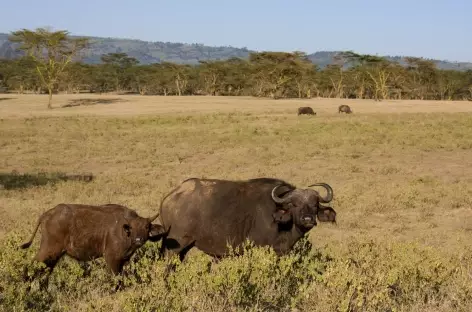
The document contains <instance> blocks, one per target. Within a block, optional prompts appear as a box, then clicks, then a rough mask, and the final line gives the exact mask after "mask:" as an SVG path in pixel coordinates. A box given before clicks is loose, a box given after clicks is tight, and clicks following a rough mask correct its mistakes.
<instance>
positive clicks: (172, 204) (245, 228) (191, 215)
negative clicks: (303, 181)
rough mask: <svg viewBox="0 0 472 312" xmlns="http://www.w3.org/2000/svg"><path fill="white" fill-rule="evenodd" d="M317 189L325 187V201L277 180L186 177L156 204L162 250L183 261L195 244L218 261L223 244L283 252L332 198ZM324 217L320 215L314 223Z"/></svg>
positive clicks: (223, 247) (330, 192)
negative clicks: (163, 233) (248, 244)
mask: <svg viewBox="0 0 472 312" xmlns="http://www.w3.org/2000/svg"><path fill="white" fill-rule="evenodd" d="M318 185H320V184H318ZM322 185H323V186H324V187H325V188H329V189H330V190H329V191H328V195H327V196H326V198H324V197H322V196H320V194H319V193H318V192H317V191H315V190H313V189H310V188H308V189H299V188H295V187H294V186H293V185H291V184H289V183H287V182H285V181H282V180H278V179H270V178H259V179H252V180H247V181H229V180H217V179H197V178H193V179H188V180H186V181H184V182H182V183H181V184H180V185H179V186H178V187H177V188H175V189H174V190H173V191H172V192H170V193H169V194H168V195H167V196H166V197H164V199H163V201H162V203H161V210H160V213H161V215H160V219H161V221H162V225H163V226H164V228H165V230H166V233H167V234H166V236H165V237H164V240H163V244H162V248H163V250H162V251H165V252H166V253H168V252H171V253H178V254H179V255H180V258H181V259H183V258H184V257H185V254H186V253H187V252H188V250H190V249H191V248H192V247H193V246H195V247H197V248H198V249H200V250H202V251H203V252H205V253H206V254H208V255H211V256H215V257H222V256H225V255H226V254H227V251H228V249H227V244H229V245H231V246H232V247H233V248H235V247H237V246H240V245H241V244H242V243H244V241H245V240H246V239H249V240H251V241H253V242H254V244H255V245H256V246H267V245H268V246H271V247H272V248H274V250H275V252H276V253H277V254H279V255H281V254H285V253H287V252H288V251H290V249H291V248H292V247H293V245H294V244H295V243H296V242H297V241H298V240H299V239H300V238H301V237H302V236H303V235H304V234H305V233H306V232H307V231H309V230H310V229H311V228H313V227H314V226H316V218H317V215H319V212H318V211H319V207H320V205H319V203H320V201H321V200H323V202H329V201H331V200H332V189H331V188H330V187H329V186H328V185H326V184H322ZM272 192H274V194H272ZM274 196H275V197H274ZM333 211H334V210H333ZM325 219H326V217H325V216H324V215H322V219H319V221H322V222H324V220H325Z"/></svg>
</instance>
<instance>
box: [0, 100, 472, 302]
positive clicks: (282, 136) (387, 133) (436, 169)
mask: <svg viewBox="0 0 472 312" xmlns="http://www.w3.org/2000/svg"><path fill="white" fill-rule="evenodd" d="M9 96H11V97H12V99H11V100H8V101H2V102H1V103H0V116H1V118H2V119H1V121H0V168H2V170H3V171H11V170H18V171H20V172H38V171H47V172H55V171H65V172H93V173H94V174H96V175H97V178H96V180H95V181H94V182H92V183H90V184H83V183H80V182H63V183H59V184H56V185H53V186H52V185H51V186H41V187H36V188H30V189H26V190H8V191H7V190H0V215H1V216H2V218H1V219H0V246H3V247H5V246H10V245H9V244H11V241H12V239H13V240H14V241H15V242H16V241H18V240H26V239H27V237H28V235H29V234H30V232H31V230H32V228H33V225H34V222H36V219H37V217H38V215H39V214H40V213H41V212H43V211H45V210H46V209H49V208H51V207H53V206H54V205H55V204H58V203H60V202H69V203H72V202H74V203H90V204H103V203H108V202H113V203H120V204H125V205H128V206H129V207H131V208H133V209H136V210H137V211H138V212H139V213H140V214H142V215H150V214H152V213H154V212H155V211H156V209H157V208H158V205H159V202H160V199H161V197H162V195H163V194H164V193H166V192H168V191H169V190H170V189H171V188H172V187H174V186H175V185H176V184H178V183H179V182H180V181H182V180H184V179H186V178H188V177H192V176H195V177H213V178H227V179H246V178H252V177H260V176H273V177H278V178H282V179H286V180H288V181H289V182H292V183H294V184H296V185H298V186H300V187H303V186H306V185H308V183H311V182H313V183H314V182H320V181H322V182H327V183H329V184H330V185H332V187H333V188H334V192H335V193H334V194H335V200H334V202H333V207H334V208H335V209H336V211H337V212H338V217H339V219H338V220H339V221H338V222H339V224H338V226H337V227H335V226H330V225H323V224H322V225H319V226H318V227H317V228H316V229H314V230H312V231H311V233H310V235H309V239H310V241H311V242H312V243H313V245H314V246H315V247H316V248H319V249H320V250H328V249H329V250H330V254H331V255H334V256H335V257H339V259H344V258H343V257H351V256H353V255H352V253H353V252H354V253H355V252H359V255H358V257H361V256H360V255H363V256H365V257H367V258H368V259H371V258H370V257H373V256H370V253H369V252H366V251H365V248H366V247H365V246H364V245H362V244H363V243H365V242H369V241H372V242H373V246H374V247H373V248H374V249H375V250H376V251H375V253H378V256H377V258H375V259H377V260H375V261H377V262H375V261H373V260H372V262H368V261H367V260H366V261H367V262H366V263H370V264H371V265H378V267H376V268H375V269H374V271H373V272H377V271H378V272H384V271H385V270H386V271H385V272H391V271H392V270H394V271H395V270H397V269H398V270H400V268H403V269H405V267H406V266H407V263H408V262H409V261H410V260H411V261H413V260H412V259H417V260H418V261H419V262H418V263H420V262H421V259H422V257H423V256H419V253H417V252H416V251H415V250H416V249H414V248H413V249H408V248H406V247H405V246H410V245H411V244H417V246H419V247H418V248H428V247H432V248H433V249H432V251H431V252H432V253H433V256H431V258H427V257H426V258H427V259H428V261H429V260H431V259H433V258H434V259H439V260H437V261H442V262H443V263H445V265H447V264H448V263H450V261H457V263H462V264H464V262H461V261H462V260H460V259H461V257H462V256H464V255H472V254H471V253H470V239H471V235H472V114H471V113H470V112H472V105H471V104H470V103H467V102H426V101H425V102H417V101H385V102H380V103H376V102H374V101H359V100H352V101H351V100H333V99H313V100H277V101H273V100H263V99H253V98H227V97H181V98H178V97H141V96H116V95H113V96H111V95H103V96H98V95H95V96H91V95H86V96H85V95H59V96H55V97H54V98H53V100H54V101H55V102H54V105H55V106H56V107H58V106H63V105H67V104H70V103H71V102H74V101H75V102H77V101H78V99H81V98H84V99H89V100H87V101H85V102H90V101H91V100H90V99H96V98H98V97H102V98H104V99H107V98H110V99H117V98H119V99H121V101H117V102H114V103H108V104H106V105H93V106H89V105H87V106H78V107H68V108H56V109H53V110H47V108H46V101H47V97H45V96H36V95H25V96H19V95H14V96H13V95H7V96H3V97H9ZM341 103H348V104H349V105H350V106H351V107H352V109H353V110H354V114H353V115H339V114H337V106H338V105H339V104H341ZM298 106H312V107H313V108H314V110H315V111H316V112H318V115H317V116H315V117H308V116H297V115H296V108H297V107H298ZM19 237H20V238H19ZM2 242H3V243H2ZM37 243H38V239H36V241H35V244H34V245H33V246H32V247H31V248H30V249H32V251H30V253H29V254H28V255H29V257H31V256H32V253H33V252H34V251H35V250H36V248H37ZM2 244H3V245H2ZM356 244H358V245H359V246H361V247H359V248H358V249H356V248H357V247H356V248H354V247H353V246H357V245H356ZM392 244H393V245H392ZM385 245H387V246H389V247H388V248H390V249H388V248H387V249H386V250H384V248H386V247H384V246H385ZM362 246H364V247H362ZM392 246H393V247H392ZM395 246H397V247H395ZM398 246H400V247H398ZM10 247H11V246H10ZM10 247H8V248H10ZM8 248H7V249H8ZM326 248H327V249H326ZM353 248H354V249H353ZM402 248H406V249H405V250H406V251H401V250H403V249H402ZM415 248H416V247H415ZM3 249H4V248H3ZM369 250H372V248H371V249H369ZM17 254H21V253H20V252H17ZM194 254H198V253H197V252H196V253H194ZM408 255H411V258H409V259H408ZM354 257H356V256H355V255H354ZM390 257H391V259H390ZM402 257H404V258H402ZM415 257H417V258H415ZM367 258H362V259H364V260H365V259H367ZM451 259H452V260H451ZM468 259H469V260H468V261H469V262H467V261H466V263H465V265H470V266H472V263H470V259H472V258H468ZM336 261H338V260H336ZM339 261H340V262H339V263H337V262H335V263H337V264H336V265H335V266H333V267H331V269H329V270H331V274H334V273H333V272H338V273H339V274H341V275H343V274H346V272H345V271H343V270H344V269H342V268H343V265H344V264H343V262H342V261H341V260H339ZM369 261H371V260H369ZM389 261H399V262H398V266H396V264H395V263H396V262H395V263H393V262H389ZM401 261H404V262H401ZM415 261H416V260H415ZM431 261H433V260H431ZM434 261H436V260H434ZM392 263H393V264H392ZM414 263H416V262H414ZM451 263H452V262H451ZM457 263H456V264H457ZM147 265H148V266H151V267H152V266H153V265H154V267H156V265H157V264H155V263H154V264H153V262H149V263H147ZM191 265H192V264H189V266H190V267H188V268H187V269H188V270H190V269H191V268H192V266H191ZM389 265H390V266H389ZM408 265H410V266H411V263H409V264H408ZM415 265H416V264H415ZM419 265H420V264H418V266H419ZM457 265H458V264H457ZM157 268H160V267H159V266H158V265H157ZM428 268H429V267H428ZM467 268H468V269H467ZM66 269H67V267H66V268H64V270H66ZM156 270H157V271H159V269H155V270H154V271H153V272H154V273H153V274H155V275H154V276H155V278H159V277H158V276H159V274H158V272H157V271H156ZM329 270H328V271H327V272H328V273H326V277H325V278H327V279H329V276H334V275H329V272H330V271H329ZM382 270H384V271H382ZM405 270H406V269H405ZM431 270H433V269H431ZM435 270H436V269H435ZM467 270H468V271H467ZM356 272H360V271H356ZM362 272H363V271H362ZM428 272H429V271H428ZM454 272H456V271H454ZM461 272H462V271H461ZM464 272H465V273H463V275H461V276H462V278H465V279H464V280H461V279H459V277H458V278H457V279H454V283H456V284H457V283H464V282H465V283H466V284H467V274H472V271H471V269H470V267H467V266H466V269H465V271H464ZM66 273H67V272H66ZM66 273H63V274H66ZM69 273H70V272H69ZM182 274H183V273H182ZM359 274H360V273H359ZM379 274H380V273H379ZM386 274H387V273H386ZM388 274H390V273H388ZM405 274H406V273H405ZM438 274H439V273H438ZM367 275H368V274H367ZM402 276H403V275H402ZM451 276H452V273H451ZM464 276H465V277H464ZM471 276H472V275H471ZM471 276H469V277H468V281H469V282H470V283H471V284H472V277H471ZM357 277H359V276H357ZM357 277H353V278H357ZM359 278H363V277H362V276H361V277H359ZM405 278H406V279H408V278H411V277H405ZM387 279H388V278H387V277H385V280H387ZM332 282H333V283H334V284H332V285H331V284H330V285H331V286H329V285H328V284H329V283H328V284H326V285H328V286H326V287H327V288H323V289H322V288H320V287H321V286H320V284H317V283H315V284H313V283H312V284H310V286H309V289H311V291H313V292H316V293H318V295H316V296H319V298H317V299H316V302H317V303H318V304H319V305H320V306H319V308H318V309H321V311H323V309H322V308H323V307H325V308H326V309H328V310H329V309H334V307H336V309H341V308H340V307H338V306H336V304H335V303H333V302H331V301H332V300H333V298H331V299H329V300H328V299H327V298H328V297H329V294H327V293H324V296H327V297H326V298H325V297H323V295H322V294H323V292H326V291H330V292H331V291H333V292H335V291H334V290H336V291H338V293H337V295H340V296H347V295H348V293H343V292H341V291H340V290H339V289H341V288H342V287H341V286H339V285H337V284H336V283H337V280H336V281H334V280H332ZM335 282H336V283H335ZM90 283H92V282H90ZM152 283H157V282H156V281H153V282H152ZM425 283H426V284H421V285H423V286H421V287H427V286H428V285H429V284H428V282H425ZM430 283H432V282H431V281H430ZM456 284H454V285H456ZM90 285H91V284H90ZM90 285H88V286H87V287H90ZM153 285H154V284H153ZM333 285H335V286H333ZM336 285H337V286H336ZM425 285H426V286H425ZM447 285H448V287H450V285H449V284H447ZM207 286H208V285H206V286H205V287H207ZM338 286H339V289H338V288H336V287H338ZM456 286H457V285H456ZM1 287H2V286H1V284H0V290H1ZM18 287H20V286H18ZM84 287H85V286H84ZM134 287H135V288H133V289H132V290H130V291H128V292H125V293H122V294H118V295H107V296H105V295H104V297H103V298H101V297H100V296H99V297H100V298H97V297H96V295H95V297H94V296H92V295H84V296H82V295H77V294H75V293H74V296H77V297H74V298H75V299H74V305H73V308H72V309H74V310H84V311H85V310H87V309H89V308H93V307H94V305H93V304H92V302H97V300H98V302H100V300H102V299H103V300H104V301H101V302H102V303H100V304H102V305H100V304H98V306H100V307H101V308H102V309H104V310H107V309H117V310H120V309H121V308H120V307H122V306H121V305H120V304H119V303H117V302H122V303H123V302H125V301H120V300H121V299H123V300H125V298H128V299H130V300H131V299H133V298H134V299H136V298H138V297H135V294H137V292H141V291H142V290H143V288H142V287H144V286H139V285H138V286H136V285H135V286H134ZM139 287H141V288H139ZM153 287H160V286H158V285H157V284H156V285H154V286H153ZM199 287H202V285H200V284H199ZM323 287H324V286H323ZM330 287H331V288H330ZM343 287H344V286H343ZM412 287H413V286H412ZM415 287H416V286H415ZM418 287H420V286H418ZM421 287H420V288H421ZM428 287H429V286H428ZM451 287H452V286H451ZM457 287H458V286H457ZM464 287H465V286H464ZM176 289H177V288H176ZM451 289H452V288H448V290H447V291H448V292H454V291H457V292H458V293H457V294H456V293H451V297H454V298H458V296H460V295H461V294H459V290H457V289H458V288H454V289H455V290H451ZM461 289H462V288H461ZM160 291H161V290H160ZM356 291H357V290H356ZM372 291H374V290H372ZM416 291H419V289H416ZM471 291H472V289H471ZM192 294H193V295H194V296H196V295H195V294H194V293H192ZM349 294H350V295H353V294H354V293H353V292H352V293H349ZM316 296H315V297H316ZM58 298H59V297H57V298H56V299H55V300H56V308H57V309H59V310H60V309H64V307H65V306H68V307H69V308H71V304H72V303H71V302H68V301H67V296H66V295H65V293H64V294H63V297H60V298H61V299H60V300H63V301H61V302H62V303H57V302H58V301H57V300H59V299H58ZM120 298H121V299H120ZM205 298H207V297H205ZM311 298H312V299H310V300H315V299H313V295H312V297H311ZM376 298H377V297H376ZM418 298H419V297H418ZM117 299H120V300H118V301H116V302H115V300H117ZM134 299H133V300H134ZM341 299H343V300H348V301H349V298H347V299H346V298H341ZM136 300H137V299H136ZM141 300H142V299H141ZM202 300H203V299H202ZM215 300H216V299H215ZM307 300H308V299H306V298H305V299H303V300H302V301H300V302H301V303H300V304H302V306H301V307H300V308H302V309H303V304H312V303H313V302H311V301H309V300H308V301H307ZM330 300H331V301H330ZM438 300H439V299H438ZM441 300H442V301H441ZM441 300H440V301H438V303H437V304H434V303H431V301H429V302H430V303H428V304H429V305H428V304H426V305H425V303H421V302H419V301H417V302H416V301H414V302H410V303H408V304H407V303H406V302H403V303H402V304H403V305H404V306H403V308H400V310H405V309H406V310H411V309H413V310H415V309H417V310H422V311H423V310H424V311H447V310H448V309H451V308H455V309H458V310H460V309H465V310H466V308H464V307H469V308H471V307H472V303H471V300H470V299H464V300H462V301H461V304H462V306H460V305H459V306H458V305H457V303H455V305H454V304H452V303H451V302H452V301H450V299H447V300H449V301H447V300H446V299H444V298H443V299H441ZM467 300H469V301H467ZM138 301H139V300H138ZM202 302H203V301H202ZM205 302H206V301H205ZM303 302H305V303H303ZM372 302H373V301H372ZM0 303H1V298H0ZM117 304H118V306H117ZM123 304H124V303H123ZM142 304H143V306H144V303H142ZM156 304H157V303H156ZM162 304H163V305H165V304H164V303H162ZM173 304H174V305H175V302H174V303H173ZM213 304H214V305H216V306H218V305H220V304H222V303H221V302H216V303H215V302H214V303H213ZM313 304H314V303H313ZM111 306H113V308H111ZM138 306H139V304H138ZM223 306H224V305H223ZM58 307H62V308H58ZM87 307H88V308H87ZM96 307H97V305H95V308H96ZM166 307H170V305H166ZM187 307H188V306H187ZM193 307H194V308H195V306H193ZM220 307H221V305H220ZM305 307H306V306H305ZM377 307H378V306H377ZM461 307H462V308H461ZM200 308H202V307H200ZM259 308H260V307H259ZM215 310H218V308H215ZM465 310H464V311H465ZM107 311H109V310H107ZM325 311H327V310H325Z"/></svg>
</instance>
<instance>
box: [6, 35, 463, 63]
mask: <svg viewBox="0 0 472 312" xmlns="http://www.w3.org/2000/svg"><path fill="white" fill-rule="evenodd" d="M89 38H90V39H91V40H92V42H93V45H92V46H91V48H90V49H89V50H87V51H86V55H85V58H84V62H86V63H99V62H100V56H101V55H102V54H106V53H114V52H124V53H127V54H128V55H130V56H132V57H135V58H136V59H138V60H139V61H140V63H141V64H150V63H159V62H162V61H168V62H175V63H186V64H197V63H198V61H199V60H224V59H228V58H230V57H241V58H247V57H248V55H249V53H250V52H252V51H250V50H248V49H246V48H234V47H231V46H227V47H210V46H205V45H202V44H185V43H175V42H147V41H141V40H131V39H117V38H99V37H89ZM15 48H16V45H14V44H13V43H11V42H10V41H9V40H8V34H2V33H0V58H6V59H11V58H15V57H18V56H21V52H19V51H17V50H16V49H15ZM335 53H336V52H335V51H321V52H315V53H312V54H310V55H309V58H310V60H311V61H312V62H313V63H315V64H317V65H319V66H320V67H324V66H326V65H328V64H330V63H331V62H332V57H333V55H334V54H335ZM387 58H389V59H391V60H395V61H399V62H400V63H403V62H402V59H403V57H400V56H394V57H387ZM435 62H436V64H437V66H438V68H442V69H456V70H467V69H472V63H467V62H461V63H456V62H447V61H439V60H435Z"/></svg>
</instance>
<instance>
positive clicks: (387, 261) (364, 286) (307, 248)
mask: <svg viewBox="0 0 472 312" xmlns="http://www.w3.org/2000/svg"><path fill="white" fill-rule="evenodd" d="M20 244H21V241H20V240H19V239H18V237H16V236H14V235H10V236H9V237H8V238H7V239H6V240H4V241H3V242H1V249H0V276H1V278H0V290H1V297H0V311H71V310H72V311H107V312H110V311H293V309H298V310H301V311H412V310H418V311H419V310H421V311H450V310H454V311H470V309H471V308H472V296H471V294H472V283H471V276H472V252H470V251H464V253H463V255H462V256H461V257H456V258H454V257H452V256H451V257H448V256H445V255H443V254H441V253H439V252H437V251H435V250H433V249H426V248H419V247H417V246H416V245H414V244H411V243H408V244H406V243H403V244H400V243H395V244H394V243H392V244H388V245H385V244H377V243H375V242H373V241H368V242H360V241H355V240H352V241H351V242H350V243H349V244H348V247H347V249H346V250H344V251H336V252H335V251H326V250H325V251H318V250H316V249H315V248H313V246H311V244H310V243H309V241H308V240H307V239H306V238H304V239H302V240H301V241H299V243H297V245H296V246H295V248H294V250H293V251H292V252H291V253H290V254H288V255H286V256H282V257H277V256H276V254H275V252H274V251H273V250H272V249H271V248H267V247H266V248H263V247H254V246H252V245H251V244H249V243H248V244H246V245H245V246H243V248H244V251H245V252H244V254H243V255H238V254H239V253H238V252H237V251H234V252H233V253H232V255H231V256H230V257H226V258H223V259H221V260H214V259H212V258H210V257H209V256H207V255H205V254H203V253H202V252H195V253H194V254H189V256H188V257H187V258H186V259H185V261H184V262H183V263H180V262H178V261H177V262H176V267H175V271H174V272H171V273H170V274H169V275H168V276H167V278H164V277H165V274H164V272H165V269H166V264H167V260H166V261H164V260H163V259H160V258H159V252H158V251H159V245H160V243H151V242H148V243H147V244H146V245H145V246H143V247H142V248H141V249H139V250H138V251H137V253H136V254H135V256H133V258H132V259H131V261H130V263H129V264H128V265H127V266H125V274H126V278H125V288H124V289H123V290H122V291H118V292H116V293H115V292H113V291H112V289H113V286H114V285H115V283H116V279H114V278H112V277H111V275H110V274H109V273H108V271H107V268H106V266H105V264H104V261H103V260H102V259H98V260H96V261H93V262H90V263H87V264H81V263H79V262H77V261H75V260H72V259H69V258H67V257H64V259H63V261H60V263H59V264H58V266H57V267H56V269H55V270H54V272H53V274H52V275H51V277H50V282H49V287H48V290H40V289H39V287H38V281H34V282H24V281H23V277H22V272H23V268H24V267H25V266H27V267H28V269H29V270H30V271H33V272H34V270H36V269H39V268H40V267H41V266H42V265H41V264H38V263H34V262H31V259H32V258H33V256H34V253H35V252H36V250H37V246H35V245H33V246H32V247H31V248H30V249H28V250H26V251H24V250H19V249H18V247H17V246H19V245H20ZM172 260H173V259H171V260H170V261H172Z"/></svg>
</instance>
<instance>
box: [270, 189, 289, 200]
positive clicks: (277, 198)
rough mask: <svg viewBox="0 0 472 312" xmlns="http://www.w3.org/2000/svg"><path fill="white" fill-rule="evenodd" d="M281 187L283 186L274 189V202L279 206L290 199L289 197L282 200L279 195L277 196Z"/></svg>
mask: <svg viewBox="0 0 472 312" xmlns="http://www.w3.org/2000/svg"><path fill="white" fill-rule="evenodd" d="M281 186H282V185H277V186H276V187H274V188H273V189H272V200H273V201H274V202H276V203H277V204H283V203H285V202H287V200H288V199H289V198H288V197H287V198H280V197H278V196H277V195H275V191H276V190H277V189H278V188H279V187H281Z"/></svg>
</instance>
